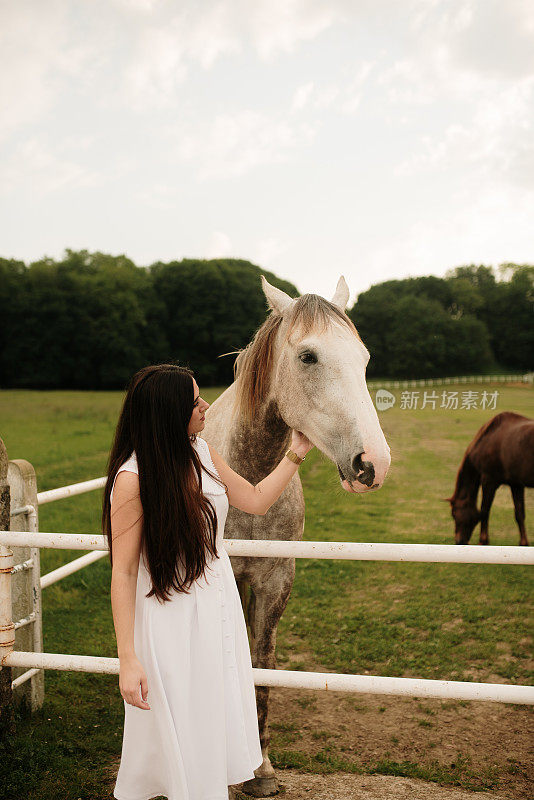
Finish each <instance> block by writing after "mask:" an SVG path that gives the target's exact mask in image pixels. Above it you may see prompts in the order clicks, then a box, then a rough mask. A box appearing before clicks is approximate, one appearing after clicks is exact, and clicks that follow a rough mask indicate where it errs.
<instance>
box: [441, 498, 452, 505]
mask: <svg viewBox="0 0 534 800" xmlns="http://www.w3.org/2000/svg"><path fill="white" fill-rule="evenodd" d="M441 500H443V502H444V503H451V505H452V497H442V498H441Z"/></svg>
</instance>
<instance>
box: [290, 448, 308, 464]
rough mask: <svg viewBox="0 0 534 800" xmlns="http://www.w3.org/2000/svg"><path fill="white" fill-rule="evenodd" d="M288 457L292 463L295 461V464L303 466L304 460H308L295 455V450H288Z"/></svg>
mask: <svg viewBox="0 0 534 800" xmlns="http://www.w3.org/2000/svg"><path fill="white" fill-rule="evenodd" d="M286 456H287V457H288V458H289V460H290V461H293V463H294V464H302V462H303V461H304V458H306V456H304V458H301V457H300V456H298V455H297V454H296V453H294V452H293V450H288V451H287V453H286Z"/></svg>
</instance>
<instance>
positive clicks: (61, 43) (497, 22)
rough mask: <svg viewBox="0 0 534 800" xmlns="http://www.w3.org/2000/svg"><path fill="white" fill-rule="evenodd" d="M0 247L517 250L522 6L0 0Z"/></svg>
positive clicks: (413, 264) (533, 10)
mask: <svg viewBox="0 0 534 800" xmlns="http://www.w3.org/2000/svg"><path fill="white" fill-rule="evenodd" d="M0 9H1V11H0V103H1V110H2V112H1V115H0V256H3V257H8V258H20V259H23V260H25V261H26V262H28V261H31V260H34V259H37V258H41V257H43V256H45V255H48V256H52V257H55V258H58V257H60V256H61V254H62V252H63V250H64V248H65V247H70V248H74V249H82V248H87V249H89V250H102V251H104V252H108V253H112V254H120V253H125V254H126V255H128V256H129V257H130V258H132V259H133V260H134V261H135V262H136V263H137V264H139V265H148V264H150V263H152V262H154V261H156V260H163V261H169V260H171V259H180V258H183V257H198V258H213V257H217V256H232V257H239V258H245V259H249V260H251V261H253V262H255V263H257V264H259V265H261V266H262V267H264V268H266V269H270V270H273V271H274V272H276V273H277V274H278V275H280V276H281V277H284V278H287V279H289V280H291V281H293V282H294V283H295V284H296V285H297V287H298V288H299V290H300V291H301V292H306V291H309V292H318V293H319V294H323V295H324V296H326V297H330V296H331V295H332V293H333V291H334V288H335V284H336V282H337V278H338V277H339V275H340V274H341V273H343V274H344V275H345V276H346V278H347V281H348V284H349V288H350V290H351V302H352V301H353V300H354V298H355V295H356V294H357V293H358V292H360V291H362V290H364V289H366V288H368V286H370V285H371V284H372V283H376V282H377V281H380V280H385V279H388V278H393V277H399V278H400V277H405V276H407V275H422V274H435V275H443V274H444V272H445V270H446V269H448V268H451V267H454V266H457V265H460V264H465V263H473V262H475V263H486V264H491V265H494V266H496V265H498V264H499V263H501V262H503V261H515V262H518V263H525V262H530V263H532V262H534V130H533V127H534V126H533V122H534V3H532V2H531V0H524V1H522V0H478V2H477V1H476V0H472V1H471V0H463V1H461V0H449V1H448V2H446V1H445V0H442V1H440V0H383V1H381V0H328V2H325V1H324V0H234V2H230V0H221V2H216V1H213V2H211V1H207V0H206V1H205V2H203V0H195V2H182V1H181V0H174V1H170V0H90V1H87V2H84V0H71V1H70V2H69V0H36V2H21V0H13V2H6V1H5V0H0Z"/></svg>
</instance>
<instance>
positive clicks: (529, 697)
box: [0, 531, 534, 705]
mask: <svg viewBox="0 0 534 800" xmlns="http://www.w3.org/2000/svg"><path fill="white" fill-rule="evenodd" d="M28 541H30V542H31V543H32V545H33V547H37V548H40V547H54V548H59V549H75V550H76V549H83V550H92V551H94V552H92V553H88V554H87V556H82V559H84V558H87V557H89V558H91V557H92V558H93V560H95V558H96V557H97V556H96V555H95V554H97V555H98V557H100V556H102V555H105V551H106V550H107V542H106V540H105V538H104V537H103V536H98V535H92V534H73V533H25V532H16V531H1V532H0V554H1V555H2V562H1V565H0V566H1V568H0V573H1V574H2V578H3V583H2V586H1V587H0V588H1V589H2V591H0V611H1V613H0V631H3V635H2V636H0V652H1V653H2V656H1V658H0V665H2V666H6V667H8V666H13V667H28V668H29V669H28V671H27V672H25V673H24V675H22V676H20V677H19V678H17V679H16V681H19V682H22V680H24V679H25V678H26V676H28V677H31V676H32V675H34V674H35V673H36V672H37V671H38V670H39V669H62V670H75V671H82V672H96V673H107V674H117V673H118V671H119V666H120V662H119V659H118V658H106V657H100V656H83V655H73V654H62V653H42V652H38V653H37V652H35V653H31V652H21V651H16V650H13V649H12V648H13V645H14V636H13V635H12V633H14V628H15V625H14V624H13V621H12V620H11V608H10V600H9V598H10V590H11V587H10V585H8V583H7V582H6V581H7V580H10V579H11V573H12V571H13V555H12V554H11V553H10V551H9V549H8V546H9V545H12V546H24V545H25V544H26V543H27V542H28ZM224 547H225V549H226V550H227V552H228V554H229V555H235V556H256V557H257V556H265V557H273V556H274V557H282V558H289V557H295V558H341V559H350V560H366V561H368V560H377V561H404V562H407V561H412V562H434V563H436V562H441V563H477V564H510V565H511V564H521V565H525V564H533V563H534V550H531V549H530V548H520V547H504V546H488V547H480V546H475V545H431V544H387V543H367V542H363V543H362V542H291V541H265V540H256V541H252V540H248V539H226V540H224ZM80 560H81V559H77V561H80ZM75 563H76V561H74V562H71V564H67V565H65V566H66V568H67V569H69V568H70V567H71V566H72V565H73V564H75ZM62 569H63V568H62V567H59V571H60V570H62ZM57 571H58V570H56V571H55V572H57ZM71 571H73V570H71ZM51 575H53V573H50V575H49V576H48V577H50V576H51ZM45 577H47V576H45ZM60 577H63V575H61V576H60ZM58 579H59V578H58ZM19 622H21V621H19ZM253 675H254V682H255V684H256V685H257V686H281V687H290V688H303V689H324V690H330V691H346V692H360V693H361V692H363V693H365V692H370V693H374V694H388V695H398V696H399V695H402V696H409V697H438V698H442V699H444V698H447V699H457V700H487V701H497V702H501V703H516V704H529V705H534V687H531V686H517V685H513V684H494V683H475V682H469V681H440V680H428V679H422V678H394V677H380V676H374V675H346V674H341V673H325V672H301V671H300V670H298V671H297V670H279V669H276V670H271V669H260V668H254V669H253ZM13 683H14V685H16V684H15V682H13Z"/></svg>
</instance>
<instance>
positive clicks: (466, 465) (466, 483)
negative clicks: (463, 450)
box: [453, 454, 480, 505]
mask: <svg viewBox="0 0 534 800" xmlns="http://www.w3.org/2000/svg"><path fill="white" fill-rule="evenodd" d="M479 486H480V473H479V471H478V470H477V469H476V467H475V466H474V465H473V463H472V461H471V459H470V458H469V455H467V454H466V455H465V456H464V460H463V461H462V463H461V465H460V469H459V470H458V475H457V477H456V487H455V489H454V495H453V498H454V499H455V500H467V501H468V502H470V503H472V504H473V505H474V504H476V499H477V494H478V487H479Z"/></svg>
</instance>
